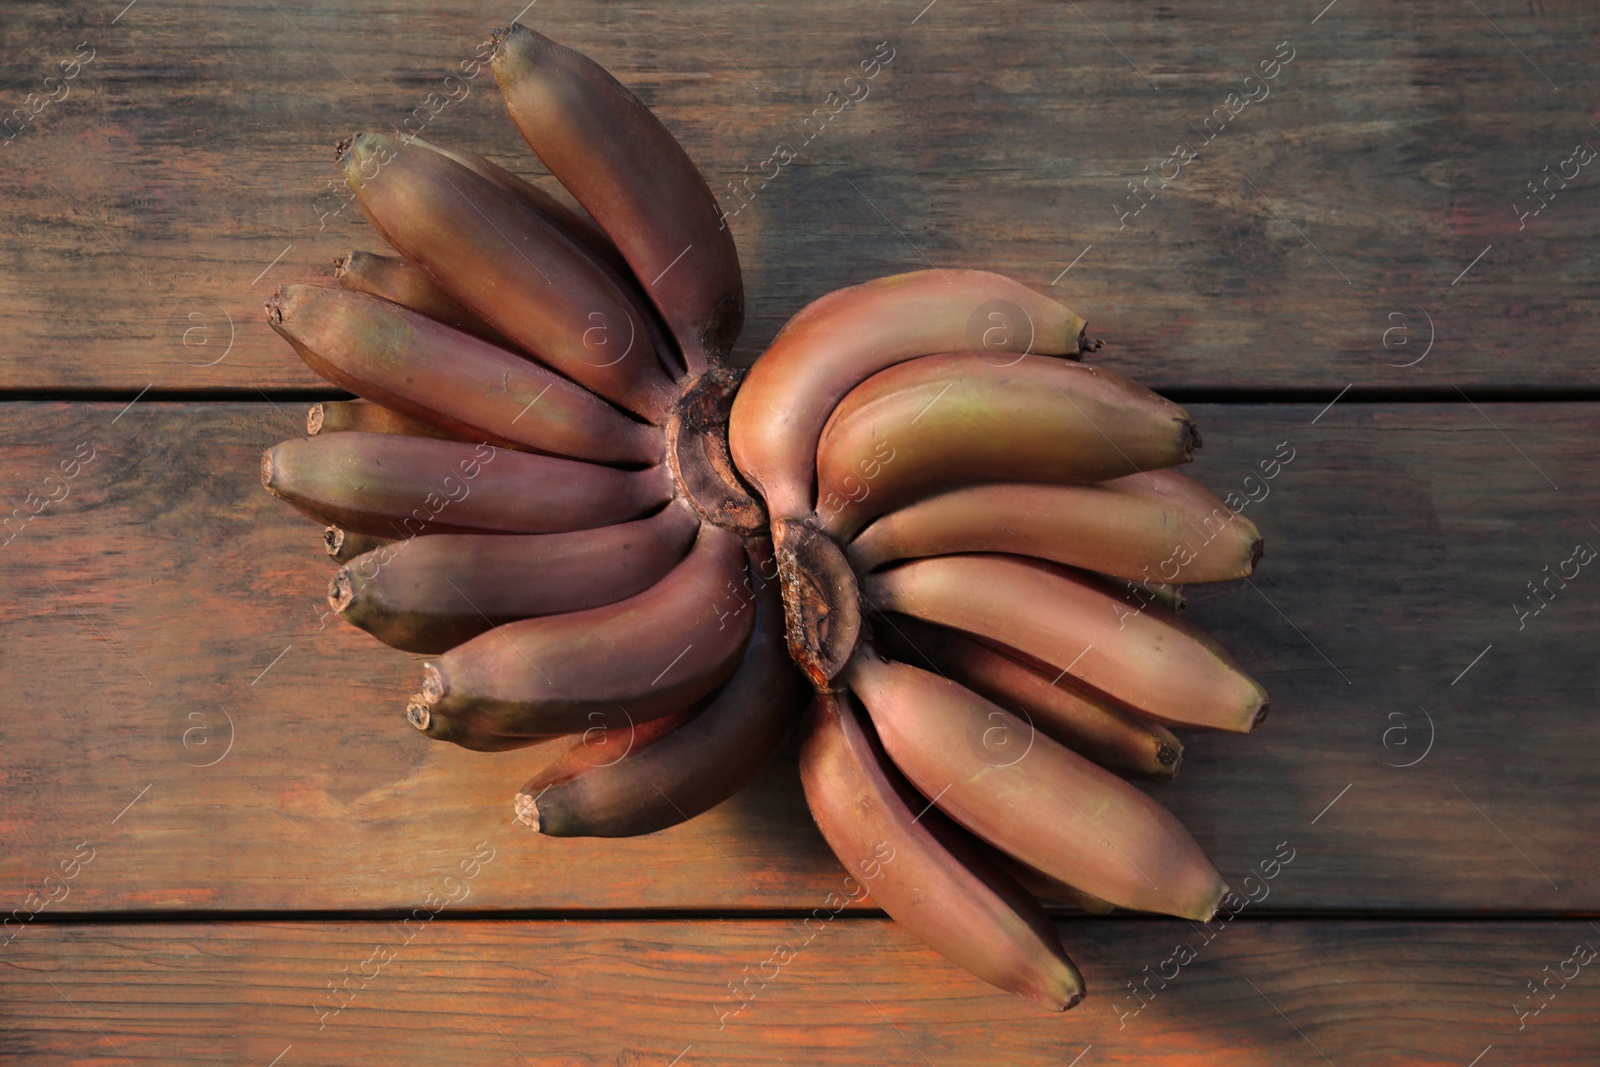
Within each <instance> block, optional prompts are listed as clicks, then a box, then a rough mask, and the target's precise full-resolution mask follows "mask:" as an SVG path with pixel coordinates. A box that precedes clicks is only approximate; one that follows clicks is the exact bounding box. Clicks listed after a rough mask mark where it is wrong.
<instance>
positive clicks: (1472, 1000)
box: [0, 916, 1600, 1067]
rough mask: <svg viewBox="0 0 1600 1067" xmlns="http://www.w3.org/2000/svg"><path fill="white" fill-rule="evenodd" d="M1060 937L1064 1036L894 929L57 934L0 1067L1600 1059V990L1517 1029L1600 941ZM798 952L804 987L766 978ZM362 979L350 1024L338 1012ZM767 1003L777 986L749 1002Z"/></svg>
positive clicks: (1130, 932) (38, 961)
mask: <svg viewBox="0 0 1600 1067" xmlns="http://www.w3.org/2000/svg"><path fill="white" fill-rule="evenodd" d="M808 936H809V938H810V940H809V941H807V940H806V938H807V937H808ZM1062 936H1063V938H1064V940H1065V941H1066V942H1067V944H1068V946H1069V950H1070V951H1071V952H1072V954H1073V955H1074V957H1075V958H1076V959H1077V961H1078V962H1079V964H1080V966H1081V967H1082V968H1083V971H1084V974H1085V977H1086V979H1087V981H1088V984H1089V989H1090V993H1089V998H1088V999H1087V1000H1086V1001H1084V1003H1083V1004H1081V1005H1080V1006H1079V1007H1077V1008H1075V1009H1073V1010H1072V1011H1070V1012H1067V1013H1065V1014H1061V1015H1058V1014H1054V1013H1050V1012H1047V1011H1044V1010H1042V1009H1040V1008H1039V1007H1037V1006H1036V1005H1034V1004H1032V1003H1030V1002H1028V1001H1024V1000H1022V999H1021V998H1019V997H1015V996H1012V995H1009V994H1005V993H1000V992H996V991H994V990H992V989H990V988H989V987H987V986H985V985H983V984H982V983H980V982H979V981H977V980H976V979H974V978H971V977H969V976H967V975H966V974H965V973H964V972H962V971H960V970H958V969H956V968H955V967H953V966H951V965H950V964H948V963H946V962H945V961H944V960H942V959H941V958H940V957H938V956H936V955H935V954H933V953H932V952H931V951H929V950H928V949H926V948H924V947H922V946H921V944H920V943H918V942H916V941H915V940H914V939H912V938H911V937H910V935H908V934H907V933H906V932H905V931H904V930H901V929H899V928H898V927H896V926H894V925H893V924H891V923H888V922H885V921H882V920H877V919H861V920H848V919H836V920H832V921H831V922H829V923H827V924H826V925H822V924H819V925H818V926H816V927H815V928H814V929H813V930H812V931H810V932H809V933H807V932H806V931H803V930H801V929H800V927H799V925H798V923H797V922H795V921H728V922H718V923H711V922H681V921H664V922H612V923H596V922H569V923H549V922H544V923H539V922H498V921H495V922H454V921H451V920H450V919H449V918H448V917H446V916H441V917H440V918H438V919H434V920H432V921H431V922H429V923H427V924H419V925H418V926H417V927H416V928H415V930H414V931H413V933H412V940H411V941H410V942H409V943H408V942H407V941H406V940H405V935H404V933H403V932H401V931H399V930H397V929H396V928H395V927H392V926H390V925H388V924H378V923H366V924H364V923H326V924H310V925H308V924H295V923H282V924H276V923H275V924H240V923H208V924H203V925H191V924H161V925H159V926H113V927H106V926H93V925H91V926H81V927H61V926H57V927H52V928H48V929H39V930H32V931H29V936H28V937H27V938H26V939H23V938H19V939H18V940H17V941H16V942H15V943H14V944H12V945H11V946H10V947H9V949H7V950H5V952H6V955H5V956H4V957H3V959H4V960H5V962H6V963H7V964H9V966H4V967H0V991H3V993H4V995H3V996H0V1055H5V1054H7V1053H10V1054H11V1056H14V1057H17V1058H18V1060H19V1061H25V1062H27V1063H29V1064H39V1065H55V1064H112V1063H123V1062H125V1061H124V1060H123V1059H122V1057H126V1062H128V1063H139V1064H142V1063H162V1064H172V1065H178V1064H196V1065H198V1064H214V1063H230V1064H251V1063H253V1064H263V1065H265V1064H268V1063H271V1062H277V1063H279V1064H281V1065H282V1067H292V1065H294V1064H306V1063H318V1064H346V1063H348V1064H370V1063H417V1062H423V1063H429V1064H437V1065H440V1067H456V1065H466V1064H491V1063H494V1064H504V1063H529V1064H561V1065H590V1064H592V1065H600V1064H629V1065H633V1064H637V1065H656V1067H664V1065H666V1064H668V1063H676V1064H679V1065H680V1067H695V1065H697V1064H770V1063H796V1064H806V1063H812V1064H814V1063H827V1064H840V1065H850V1064H864V1065H865V1064H869V1065H872V1067H883V1065H886V1064H929V1063H932V1064H997V1065H999V1064H1005V1065H1011V1064H1020V1063H1053V1064H1062V1065H1065V1064H1067V1063H1071V1062H1074V1057H1081V1058H1080V1059H1079V1060H1077V1061H1076V1062H1078V1063H1080V1064H1082V1065H1083V1067H1088V1065H1090V1064H1169V1065H1181V1067H1191V1065H1192V1067H1198V1065H1201V1064H1218V1063H1227V1064H1240V1065H1250V1067H1282V1065H1285V1064H1313V1063H1324V1062H1327V1063H1333V1064H1351V1063H1360V1064H1370V1065H1373V1067H1399V1065H1409V1064H1417V1063H1444V1064H1458V1065H1465V1064H1467V1063H1469V1062H1471V1061H1472V1059H1473V1057H1474V1056H1477V1055H1480V1054H1481V1053H1483V1052H1484V1051H1485V1049H1486V1048H1487V1047H1489V1046H1493V1051H1492V1052H1489V1054H1488V1056H1486V1057H1485V1059H1484V1060H1483V1062H1484V1063H1485V1064H1487V1063H1491V1062H1501V1063H1539V1064H1588V1063H1593V1062H1594V1060H1595V1058H1596V1057H1597V1056H1600V1026H1597V1025H1596V1024H1597V1023H1600V982H1597V981H1596V976H1595V975H1594V973H1593V970H1594V967H1595V964H1593V963H1591V964H1590V965H1589V966H1588V967H1587V968H1583V969H1578V973H1577V977H1575V978H1572V979H1571V980H1570V981H1569V982H1567V983H1565V985H1564V986H1563V983H1562V982H1561V981H1560V980H1559V979H1556V980H1552V982H1551V984H1550V985H1549V986H1548V987H1547V989H1548V993H1546V994H1545V995H1546V997H1547V1003H1546V1005H1545V1007H1544V1009H1543V1010H1542V1011H1541V1012H1540V1013H1539V1014H1538V1015H1528V1016H1526V1017H1525V1018H1523V1019H1522V1023H1523V1024H1524V1025H1523V1028H1522V1029H1521V1030H1519V1029H1518V1025H1519V1019H1518V1014H1517V1012H1518V1010H1519V1008H1517V1007H1514V1005H1520V1010H1522V1011H1531V1008H1530V1007H1529V1005H1530V1003H1533V1004H1537V1003H1540V1002H1535V1001H1532V1000H1531V998H1532V994H1530V993H1529V992H1528V991H1527V989H1526V987H1525V985H1524V983H1525V982H1526V981H1528V980H1534V979H1541V978H1543V977H1544V976H1545V974H1546V973H1551V974H1554V973H1556V972H1557V971H1558V969H1560V968H1561V965H1562V963H1563V962H1564V961H1568V960H1569V959H1570V958H1571V956H1572V953H1573V950H1574V947H1575V946H1576V945H1579V944H1584V945H1588V946H1591V947H1590V948H1589V949H1588V951H1589V952H1590V953H1592V952H1594V951H1595V948H1594V947H1593V946H1596V945H1600V934H1597V933H1596V932H1595V930H1594V929H1593V928H1592V927H1591V926H1590V924H1588V923H1583V922H1559V923H1557V922H1524V923H1507V924H1484V923H1459V924H1429V923H1400V922H1395V923H1382V922H1366V921H1350V922H1323V923H1307V922H1292V921H1278V922H1251V921H1247V920H1244V919H1240V920H1236V924H1235V925H1234V926H1233V927H1231V928H1228V927H1224V928H1222V929H1221V930H1220V931H1219V932H1218V933H1217V934H1216V935H1215V937H1214V938H1213V940H1212V941H1211V942H1209V943H1204V942H1203V940H1202V938H1201V936H1200V935H1199V934H1197V933H1196V932H1195V931H1194V930H1192V929H1191V928H1190V927H1189V926H1188V925H1186V924H1183V923H1166V922H1160V923H1156V922H1150V923H1130V922H1116V921H1083V922H1070V923H1065V924H1063V926H1062ZM1178 945H1187V946H1188V947H1189V948H1190V949H1192V950H1193V953H1194V958H1193V959H1192V961H1191V962H1189V963H1188V964H1187V965H1185V966H1183V967H1182V968H1181V969H1178V970H1176V971H1174V967H1173V966H1172V965H1170V964H1169V965H1168V966H1166V967H1164V968H1161V969H1162V970H1163V971H1164V972H1165V973H1166V974H1167V975H1169V976H1170V975H1173V974H1176V977H1175V978H1173V979H1172V980H1171V981H1170V982H1168V983H1166V988H1164V989H1163V988H1161V983H1160V980H1159V979H1154V980H1152V981H1151V983H1150V984H1149V986H1148V987H1144V988H1147V989H1148V992H1146V993H1144V997H1145V998H1146V1003H1145V1006H1144V1008H1143V1009H1142V1010H1140V1011H1138V1012H1137V1013H1135V1009H1136V1006H1137V1005H1138V1003H1140V1002H1139V1001H1138V1000H1136V999H1135V998H1134V996H1133V995H1132V994H1131V993H1129V992H1128V991H1127V990H1126V988H1125V983H1128V982H1131V981H1142V980H1143V978H1144V974H1145V973H1146V972H1145V971H1144V968H1146V967H1148V968H1149V972H1150V973H1154V972H1155V971H1156V970H1157V968H1158V967H1160V965H1161V964H1162V963H1163V962H1164V961H1167V960H1169V959H1170V958H1171V957H1172V954H1173V952H1174V950H1175V948H1176V946H1178ZM779 946H782V947H786V948H787V949H788V950H789V953H788V954H787V955H785V956H782V957H779V958H781V959H784V960H786V962H784V963H782V964H778V963H765V961H768V960H769V959H772V958H773V953H774V951H775V949H776V948H778V947H779ZM384 961H387V962H384ZM764 963H765V966H763V964H764ZM1575 966H1576V965H1575V964H1574V963H1571V962H1568V963H1567V965H1566V968H1565V969H1566V971H1567V973H1569V974H1571V973H1572V971H1573V970H1574V968H1575ZM1545 967H1548V968H1549V972H1546V971H1544V970H1543V968H1545ZM347 975H348V976H351V977H350V979H349V981H348V984H347V985H343V987H342V989H341V992H340V994H339V995H338V996H337V997H336V996H335V995H334V994H333V993H332V992H330V987H331V986H334V987H336V986H340V984H341V983H344V982H345V981H346V976H347ZM361 975H367V976H370V980H369V981H367V982H365V983H364V984H363V982H362V980H361V978H360V976H361ZM747 975H754V976H757V977H755V978H752V979H750V980H749V984H748V986H746V987H744V988H743V989H742V990H740V991H739V992H738V993H737V994H736V993H735V992H732V991H730V988H729V986H730V984H733V985H734V987H735V989H736V990H737V989H739V987H738V983H741V982H744V981H745V980H746V978H747ZM763 975H764V976H765V978H766V981H765V983H764V984H763V982H762V979H761V976H763ZM1119 992H1120V995H1119ZM741 1003H742V1004H743V1010H742V1011H739V1012H738V1014H733V1013H734V1011H735V1010H736V1009H738V1008H739V1007H740V1005H741ZM341 1004H343V1005H344V1006H343V1008H342V1010H339V1011H337V1012H335V1011H334V1009H335V1008H337V1007H339V1006H340V1005H341ZM1319 1054H1320V1055H1319ZM280 1056H281V1057H282V1058H281V1059H279V1060H276V1061H275V1060H274V1057H280ZM674 1057H679V1058H678V1059H674ZM1490 1057H1492V1059H1491V1058H1490Z"/></svg>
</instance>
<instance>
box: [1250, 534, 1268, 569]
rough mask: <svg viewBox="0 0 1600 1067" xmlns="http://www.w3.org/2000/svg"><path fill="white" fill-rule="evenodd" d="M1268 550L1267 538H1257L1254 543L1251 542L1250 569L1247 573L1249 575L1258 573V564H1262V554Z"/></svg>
mask: <svg viewBox="0 0 1600 1067" xmlns="http://www.w3.org/2000/svg"><path fill="white" fill-rule="evenodd" d="M1266 550H1267V539H1266V538H1265V537H1257V538H1256V539H1255V540H1254V541H1253V542H1251V544H1250V569H1249V570H1248V571H1247V572H1246V573H1247V574H1254V573H1255V572H1256V564H1257V563H1260V562H1261V554H1262V553H1263V552H1265V551H1266Z"/></svg>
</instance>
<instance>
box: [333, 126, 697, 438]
mask: <svg viewBox="0 0 1600 1067" xmlns="http://www.w3.org/2000/svg"><path fill="white" fill-rule="evenodd" d="M341 148H342V149H343V151H342V152H341V154H340V157H339V167H340V169H341V170H342V171H343V172H344V175H345V181H346V183H347V184H348V185H349V186H350V187H351V189H353V190H354V191H355V194H356V199H357V201H358V202H359V203H360V204H361V209H362V211H364V212H365V213H366V216H367V219H368V220H369V221H370V222H371V223H372V225H373V227H374V228H375V229H376V230H377V231H378V233H379V234H380V235H382V236H383V238H384V240H386V241H388V242H389V244H390V245H392V246H393V247H394V248H395V250H396V251H398V252H399V253H400V254H401V255H403V256H405V257H406V259H408V260H410V261H411V262H412V263H415V264H416V265H417V266H419V267H421V268H422V269H423V270H424V271H426V272H427V273H428V274H429V275H430V276H432V278H433V280H434V281H435V282H437V283H438V284H439V286H440V287H441V288H442V289H444V290H445V292H447V293H449V294H450V295H451V296H452V297H454V298H455V299H456V300H459V301H460V302H461V303H462V304H465V305H466V306H467V307H468V308H470V309H471V310H472V311H473V312H475V313H476V314H477V315H478V316H479V317H480V318H482V319H483V320H484V321H486V322H488V323H489V325H491V326H493V327H494V328H495V329H496V330H498V331H499V332H500V333H502V334H504V335H505V336H506V337H508V338H510V339H511V340H512V341H514V342H516V344H517V345H518V346H519V347H521V348H522V349H524V350H526V351H528V352H531V353H532V354H533V355H534V356H535V357H536V358H537V359H538V360H539V361H540V362H541V363H543V364H545V365H546V366H548V367H550V368H551V369H553V370H555V371H557V372H559V373H561V374H564V375H566V376H567V377H568V378H571V379H572V380H573V381H575V382H577V383H578V384H579V385H582V386H584V387H585V388H587V389H590V390H592V391H594V392H596V393H598V394H600V395H601V396H603V397H605V398H606V399H607V400H610V401H612V402H613V403H615V404H618V405H619V406H621V407H623V408H626V409H627V410H628V411H631V412H633V413H634V414H635V415H638V416H640V417H642V418H645V419H648V420H650V421H651V422H656V423H660V422H662V421H664V420H665V419H666V418H667V416H668V415H669V414H670V412H671V407H672V402H673V400H675V399H676V397H677V388H676V387H675V386H674V385H673V384H672V382H671V380H670V379H668V377H667V374H666V371H665V370H664V369H663V368H662V365H661V361H660V359H659V357H658V353H657V352H656V351H655V350H654V347H653V345H652V344H651V338H652V333H651V328H650V324H649V321H648V317H647V315H646V314H645V312H644V310H643V309H641V308H639V307H637V306H636V305H635V304H634V302H633V299H632V298H631V297H630V295H629V294H628V292H627V290H626V288H625V287H623V286H622V285H621V284H619V283H618V282H617V280H616V279H615V278H613V277H612V275H611V274H610V272H609V271H607V270H606V269H605V268H604V267H602V266H601V265H600V264H598V263H596V262H595V260H594V259H593V257H591V256H590V255H589V253H588V252H587V251H586V250H585V249H584V248H583V247H582V246H580V245H579V244H578V243H577V242H576V241H574V240H573V239H572V238H571V237H570V236H568V235H567V233H566V231H565V230H564V229H562V228H561V227H560V226H558V225H556V224H555V223H554V222H552V221H551V220H550V219H548V218H547V217H545V215H544V214H543V213H541V212H540V211H539V210H537V209H536V208H534V207H533V206H532V205H531V204H529V203H528V202H527V201H526V200H524V199H523V198H522V197H520V196H517V195H515V194H513V193H510V192H507V191H506V190H505V189H502V188H501V187H499V186H498V185H496V184H494V183H493V182H491V181H489V180H487V179H486V178H483V177H482V176H480V175H478V174H476V173H474V172H473V171H471V170H469V169H467V168H466V167H464V166H462V165H461V164H459V163H457V162H455V160H453V159H450V158H449V157H447V156H444V155H441V154H440V153H438V152H430V151H426V150H423V151H410V152H408V151H405V150H404V147H403V146H402V145H400V144H399V143H398V142H397V141H395V140H394V139H393V138H389V137H385V136H383V135H381V134H371V133H364V134H361V135H360V136H358V137H355V138H354V139H353V140H352V141H350V142H349V143H348V145H347V146H341Z"/></svg>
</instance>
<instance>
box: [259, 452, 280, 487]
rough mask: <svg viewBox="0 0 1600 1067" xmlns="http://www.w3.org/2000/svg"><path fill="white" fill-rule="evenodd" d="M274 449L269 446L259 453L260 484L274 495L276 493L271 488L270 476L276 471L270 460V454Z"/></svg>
mask: <svg viewBox="0 0 1600 1067" xmlns="http://www.w3.org/2000/svg"><path fill="white" fill-rule="evenodd" d="M276 451H277V449H276V448H269V449H267V450H266V451H265V452H263V453H261V486H262V488H264V489H265V490H266V491H267V492H269V493H272V494H273V495H274V496H276V495H277V492H276V491H275V490H274V489H273V488H272V478H273V475H274V474H275V473H276V471H275V469H274V466H273V462H272V454H273V453H274V452H276Z"/></svg>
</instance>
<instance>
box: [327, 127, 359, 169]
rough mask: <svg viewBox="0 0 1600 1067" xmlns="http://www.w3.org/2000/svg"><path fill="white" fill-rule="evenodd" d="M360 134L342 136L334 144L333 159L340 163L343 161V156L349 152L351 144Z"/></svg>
mask: <svg viewBox="0 0 1600 1067" xmlns="http://www.w3.org/2000/svg"><path fill="white" fill-rule="evenodd" d="M360 136H361V135H360V134H359V133H352V134H351V135H350V136H349V137H346V138H344V139H343V140H341V141H340V142H339V143H338V144H336V145H334V146H333V161H334V162H335V163H340V164H342V163H344V157H345V156H347V155H349V154H350V148H351V146H352V145H354V144H355V143H356V138H357V137H360Z"/></svg>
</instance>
